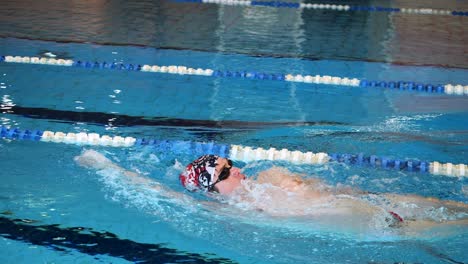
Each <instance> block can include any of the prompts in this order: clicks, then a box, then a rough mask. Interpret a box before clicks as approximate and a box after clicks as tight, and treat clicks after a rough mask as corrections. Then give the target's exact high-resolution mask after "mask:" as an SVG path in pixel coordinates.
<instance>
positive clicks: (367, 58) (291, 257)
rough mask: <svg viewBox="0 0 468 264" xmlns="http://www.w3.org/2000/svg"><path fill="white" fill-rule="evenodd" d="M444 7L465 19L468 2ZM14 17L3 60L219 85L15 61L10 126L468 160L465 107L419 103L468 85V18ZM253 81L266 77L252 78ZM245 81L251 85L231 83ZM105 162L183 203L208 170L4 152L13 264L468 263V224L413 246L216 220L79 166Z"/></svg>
mask: <svg viewBox="0 0 468 264" xmlns="http://www.w3.org/2000/svg"><path fill="white" fill-rule="evenodd" d="M327 3H329V4H342V3H332V2H330V1H327ZM348 4H349V5H354V4H359V5H360V6H364V5H363V4H362V2H360V3H357V2H349V3H348ZM432 4H433V5H434V6H431V8H440V9H443V8H445V9H446V8H448V7H450V8H451V10H466V6H463V3H462V2H460V1H453V2H451V3H449V4H447V1H443V2H442V1H441V2H440V3H432ZM366 5H367V6H377V5H382V6H385V3H383V2H378V1H375V2H374V1H373V2H369V3H367V4H366ZM402 5H403V3H402ZM395 6H396V7H400V6H397V3H395ZM406 7H409V8H425V7H427V6H425V5H424V3H421V4H418V3H413V6H406ZM45 11H47V12H48V15H47V16H46V15H45V13H46V12H45ZM0 12H1V13H0V14H1V17H2V21H5V23H2V26H0V29H1V31H0V35H2V38H1V39H0V42H1V45H0V47H1V50H0V51H1V55H4V56H7V55H11V56H30V57H34V56H41V57H44V56H47V53H48V52H51V53H52V54H55V55H57V56H58V58H63V59H71V60H73V61H75V62H76V61H81V62H90V63H94V62H96V61H97V62H100V63H102V62H107V63H112V62H116V63H120V62H121V63H123V64H124V65H129V64H132V65H135V66H136V65H139V64H140V65H145V64H148V65H177V66H180V65H182V66H186V67H193V68H195V69H197V68H202V69H214V70H219V71H220V72H219V73H218V75H216V76H205V75H190V74H170V73H167V72H166V73H163V72H141V71H135V70H133V71H129V70H125V69H123V70H118V69H109V68H105V69H100V68H99V67H94V66H93V67H86V65H81V66H80V67H62V66H53V65H46V64H31V63H7V62H1V63H0V73H1V77H0V83H1V86H0V96H1V100H2V103H1V104H2V114H1V115H0V120H1V125H2V126H4V127H9V128H10V127H13V128H19V129H22V130H24V129H30V130H33V129H38V130H42V131H45V130H50V131H63V132H73V133H79V132H86V133H99V134H101V135H103V134H108V135H113V136H115V135H119V136H122V137H127V136H130V137H134V138H146V139H159V140H169V141H178V140H185V141H191V142H215V143H216V144H226V145H243V146H252V147H262V148H264V149H268V148H270V147H274V148H276V149H282V148H286V149H289V150H298V151H301V152H307V151H313V152H315V153H317V152H324V153H330V154H331V153H352V154H358V153H365V154H366V155H372V154H373V155H378V156H379V157H382V156H385V157H388V158H389V159H393V160H395V159H400V160H406V159H414V160H422V161H440V162H443V163H446V162H451V163H453V164H459V163H463V164H466V163H467V160H466V157H467V150H468V147H467V139H468V138H467V132H466V131H467V125H466V124H467V118H466V114H467V112H468V108H467V105H468V104H467V100H468V99H466V98H467V97H466V96H459V95H456V94H452V95H446V94H443V93H437V91H435V90H434V92H432V93H428V92H419V91H418V89H417V88H416V84H418V83H422V84H424V85H427V84H433V85H434V86H435V87H436V86H437V85H439V84H442V85H445V84H454V85H456V84H461V85H467V84H468V78H467V71H466V68H467V65H466V59H464V57H465V56H464V53H463V52H464V49H466V48H465V44H464V41H463V40H464V39H466V30H464V27H463V25H464V24H466V18H465V17H463V16H458V15H457V16H449V15H440V16H439V15H430V16H429V15H421V14H415V13H414V12H413V13H411V14H409V13H408V14H399V13H395V12H371V11H353V12H343V11H337V10H329V9H327V10H304V9H303V10H297V9H293V8H274V7H265V6H250V7H249V6H227V5H218V4H201V3H176V2H172V1H160V2H159V1H158V2H155V3H153V2H149V1H148V2H147V1H139V2H138V3H132V2H127V1H111V2H104V1H103V2H100V1H96V2H93V3H73V2H71V3H69V4H66V5H65V6H64V5H63V4H59V2H58V1H57V2H56V1H48V2H47V4H46V3H40V4H38V3H36V2H30V1H15V3H5V6H4V8H3V9H2V11H0ZM434 21H436V22H434ZM435 36H437V38H435ZM416 40H417V41H416ZM429 55H431V56H429ZM119 65H120V64H119ZM442 66H444V67H442ZM227 71H229V73H230V74H227V73H226V72H227ZM244 71H245V74H246V75H247V74H251V73H254V74H255V77H249V76H250V75H249V76H241V74H242V73H243V72H244ZM236 72H238V73H239V76H233V74H235V73H236ZM262 74H263V75H262ZM287 74H291V75H294V76H296V75H299V74H300V75H303V76H306V75H312V76H315V75H320V76H339V77H341V78H344V77H348V78H350V79H352V78H357V79H359V80H370V81H376V82H386V83H388V85H387V86H389V83H390V82H396V83H398V81H404V82H415V88H414V90H413V91H408V87H406V88H405V89H399V88H398V89H397V88H389V87H386V88H383V87H377V85H374V87H361V86H359V87H354V86H349V85H338V84H326V83H319V84H317V83H308V82H288V81H285V80H283V79H281V76H286V75H287ZM260 75H261V76H260ZM262 77H263V78H262ZM425 87H426V88H425V89H426V90H427V86H425ZM90 148H91V149H95V150H98V151H100V152H102V153H105V154H106V155H107V156H108V157H110V158H111V159H112V160H113V161H115V162H117V163H118V164H119V165H120V166H123V167H125V168H128V169H132V170H135V171H139V172H140V173H142V174H144V175H147V176H148V177H150V178H152V179H154V180H157V181H159V182H161V183H163V184H164V185H165V186H168V187H170V188H172V189H173V190H176V191H179V192H184V191H183V188H182V187H181V186H180V184H179V182H178V175H179V173H180V171H181V170H182V168H183V165H184V164H186V163H188V162H189V161H191V160H193V159H194V157H193V156H194V154H193V153H191V152H175V151H161V149H160V148H159V149H158V147H157V146H151V145H144V146H134V147H130V148H124V147H120V148H115V147H103V146H78V145H74V144H63V143H62V144H55V143H50V142H49V143H48V142H34V141H30V140H29V141H28V140H23V141H22V140H17V139H16V140H8V139H5V140H2V141H1V142H0V149H1V151H0V168H1V172H0V173H1V178H2V184H1V185H0V186H1V187H0V188H1V192H0V193H1V209H0V212H1V213H2V214H1V225H0V226H1V230H2V231H1V232H0V233H1V234H2V238H1V239H0V243H1V252H2V254H1V255H2V256H1V257H0V260H1V261H2V263H11V262H13V261H14V262H17V263H37V262H46V263H69V262H70V263H94V262H96V263H129V262H145V261H146V262H149V263H166V262H189V263H231V262H235V263H345V262H346V263H363V262H364V263H365V262H367V263H395V262H405V263H421V262H422V263H444V262H449V263H457V262H464V261H466V259H468V257H467V254H466V251H465V245H466V243H467V240H468V238H467V231H466V228H464V226H458V227H456V228H455V229H450V230H440V229H439V230H435V231H434V232H435V233H427V234H423V235H421V236H420V237H417V238H408V237H401V236H399V235H398V234H397V233H395V232H392V230H388V229H378V230H377V231H376V232H371V233H359V232H350V231H349V230H345V231H343V230H341V229H340V228H337V229H336V230H322V229H320V228H318V227H317V225H315V224H314V222H313V221H312V222H311V221H304V220H303V219H300V218H286V219H284V218H271V217H267V216H265V215H263V214H261V213H256V212H253V213H252V212H244V211H239V210H237V209H236V208H231V207H229V206H226V205H225V204H221V205H220V206H219V208H215V210H213V211H207V210H205V209H204V208H203V207H200V206H199V205H198V204H197V203H192V202H191V203H185V204H180V203H175V202H174V201H171V200H167V199H164V198H163V197H161V196H160V195H158V193H155V192H154V191H151V190H148V189H141V188H138V186H132V185H129V184H128V183H127V182H125V181H123V180H122V179H121V178H120V177H118V176H116V175H114V174H112V173H103V172H101V173H95V172H93V171H89V170H85V169H83V168H81V167H79V166H77V165H76V164H75V163H74V162H73V158H74V157H75V156H77V155H79V154H80V153H81V151H82V150H83V149H90ZM238 164H239V165H240V166H242V167H243V168H244V171H245V172H246V173H247V174H248V175H254V174H256V173H258V172H259V171H260V170H262V169H264V168H268V167H270V166H271V165H272V164H275V165H281V166H285V167H287V168H288V169H290V170H291V171H294V172H297V173H303V174H305V175H306V177H318V178H320V179H323V180H325V181H326V182H327V183H329V184H331V185H337V184H345V185H350V186H353V187H357V188H361V189H364V190H367V191H370V192H390V193H400V194H418V195H424V196H434V197H437V198H440V199H449V200H455V201H461V202H465V203H466V202H468V201H467V192H468V189H467V187H466V184H467V180H466V178H458V177H447V176H440V175H431V174H429V173H420V172H408V171H406V170H401V171H395V170H392V169H390V168H388V169H383V168H376V167H374V166H369V165H351V164H348V163H337V162H330V163H327V164H325V165H310V164H294V163H292V162H286V161H268V160H261V161H253V162H248V163H247V162H242V161H238ZM192 196H193V197H194V199H197V201H205V200H206V199H207V198H206V197H202V196H199V195H198V194H193V195H192ZM442 217H443V215H442Z"/></svg>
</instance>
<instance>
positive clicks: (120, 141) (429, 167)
mask: <svg viewBox="0 0 468 264" xmlns="http://www.w3.org/2000/svg"><path fill="white" fill-rule="evenodd" d="M0 138H4V139H7V140H25V141H42V142H55V143H65V144H75V145H91V146H108V147H134V146H151V147H153V148H154V149H155V151H158V152H162V153H168V152H170V153H185V154H191V155H194V156H199V155H203V154H216V155H220V156H223V157H229V158H231V159H233V160H238V161H243V162H252V161H257V160H283V161H287V162H291V163H295V164H320V165H323V164H326V163H329V162H339V163H344V164H350V165H357V166H367V167H372V168H381V169H388V170H396V171H408V172H419V173H429V174H433V175H444V176H451V177H466V171H467V169H468V167H467V165H465V164H453V163H450V162H449V163H439V162H437V161H432V162H429V161H421V160H403V159H392V158H388V157H385V156H378V155H370V156H367V155H364V154H362V153H360V154H347V153H345V154H338V153H333V154H330V155H329V154H327V153H323V152H319V153H313V152H310V151H309V152H300V151H290V150H287V149H281V150H278V149H275V148H270V149H263V148H252V147H248V146H240V145H225V144H218V143H215V142H208V143H206V142H192V141H180V140H174V141H170V140H158V139H146V138H133V137H121V136H113V137H112V136H108V135H102V136H101V135H99V134H97V133H84V132H81V133H64V132H60V131H58V132H52V131H41V130H21V129H18V128H8V127H5V126H0Z"/></svg>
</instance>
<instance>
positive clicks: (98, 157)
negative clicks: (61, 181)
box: [75, 150, 186, 199]
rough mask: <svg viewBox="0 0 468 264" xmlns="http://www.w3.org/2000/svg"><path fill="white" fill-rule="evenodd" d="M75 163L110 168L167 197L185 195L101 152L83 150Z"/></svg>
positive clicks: (98, 168)
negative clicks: (117, 162)
mask: <svg viewBox="0 0 468 264" xmlns="http://www.w3.org/2000/svg"><path fill="white" fill-rule="evenodd" d="M75 161H76V163H78V164H79V165H80V166H82V167H85V168H90V169H95V170H105V169H110V170H114V171H117V172H119V173H120V174H122V175H124V176H125V177H127V178H128V179H129V180H131V182H132V183H133V184H144V185H147V186H148V187H150V188H151V189H154V190H156V191H160V192H161V194H163V195H164V196H166V197H168V198H175V199H181V198H185V197H186V195H184V194H182V193H179V192H175V191H172V190H170V189H168V188H164V187H163V186H162V185H161V184H160V183H159V182H156V181H154V180H152V179H149V178H147V177H145V176H142V175H140V174H138V173H136V172H133V171H129V170H126V169H124V168H122V167H120V166H118V165H117V164H115V163H113V162H112V161H111V160H110V159H108V158H106V157H105V156H104V155H102V154H101V153H99V152H97V151H94V150H85V151H84V152H83V153H82V154H81V155H80V156H77V157H75Z"/></svg>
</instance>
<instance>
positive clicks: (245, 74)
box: [0, 56, 468, 95]
mask: <svg viewBox="0 0 468 264" xmlns="http://www.w3.org/2000/svg"><path fill="white" fill-rule="evenodd" d="M0 62H6V63H24V64H42V65H55V66H66V67H72V66H73V67H78V68H87V69H110V70H126V71H141V72H154V73H165V74H179V75H200V76H211V77H218V78H244V79H252V80H276V81H286V82H300V83H313V84H326V85H337V86H347V87H367V88H388V89H395V90H405V91H415V92H426V93H445V94H449V95H468V85H464V86H463V85H461V84H445V85H441V84H423V83H420V82H408V81H397V82H394V81H389V82H388V81H372V80H360V79H357V78H350V77H349V78H348V77H338V76H330V75H318V74H317V75H301V74H296V75H294V74H269V73H261V72H256V71H228V70H226V71H219V70H213V69H202V68H191V67H187V66H176V65H169V66H164V65H147V64H146V65H140V64H137V65H134V64H123V63H115V62H112V63H107V62H89V61H80V60H78V61H73V60H63V59H55V58H40V57H28V56H24V57H22V56H1V57H0Z"/></svg>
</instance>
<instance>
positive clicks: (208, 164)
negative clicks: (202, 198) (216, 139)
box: [179, 155, 219, 192]
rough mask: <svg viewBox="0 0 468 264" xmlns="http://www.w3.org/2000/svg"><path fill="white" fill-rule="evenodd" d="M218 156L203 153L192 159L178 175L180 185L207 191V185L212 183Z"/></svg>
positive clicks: (190, 189) (192, 189)
mask: <svg viewBox="0 0 468 264" xmlns="http://www.w3.org/2000/svg"><path fill="white" fill-rule="evenodd" d="M218 158H219V156H216V155H203V156H201V157H199V158H198V159H196V160H194V161H192V162H191V163H190V164H189V165H187V167H186V168H185V171H183V172H182V173H181V174H180V175H179V179H180V182H181V183H182V185H183V186H184V187H185V188H186V189H187V190H189V191H195V190H197V189H201V190H202V191H205V192H207V191H209V190H208V188H209V186H210V185H211V184H213V183H214V175H215V169H216V165H217V163H216V162H217V160H218Z"/></svg>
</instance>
